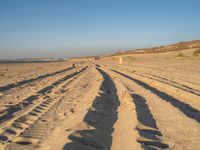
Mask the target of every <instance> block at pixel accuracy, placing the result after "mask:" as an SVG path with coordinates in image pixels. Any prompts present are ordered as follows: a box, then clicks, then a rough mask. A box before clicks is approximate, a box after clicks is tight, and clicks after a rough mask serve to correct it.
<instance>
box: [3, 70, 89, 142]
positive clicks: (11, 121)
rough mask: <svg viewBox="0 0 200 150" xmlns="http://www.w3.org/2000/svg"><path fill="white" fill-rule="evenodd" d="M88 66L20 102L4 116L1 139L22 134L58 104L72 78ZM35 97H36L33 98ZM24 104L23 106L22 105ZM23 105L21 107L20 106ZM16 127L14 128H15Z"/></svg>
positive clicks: (7, 139)
mask: <svg viewBox="0 0 200 150" xmlns="http://www.w3.org/2000/svg"><path fill="white" fill-rule="evenodd" d="M86 69H87V67H84V68H82V69H80V70H79V71H75V72H74V73H71V74H69V75H67V76H65V77H64V78H61V79H59V80H57V81H56V82H54V83H53V84H52V85H51V86H48V87H46V88H44V89H42V90H40V91H39V92H38V93H37V94H36V95H37V99H36V98H35V97H34V96H31V99H30V98H29V99H26V100H25V101H24V102H23V103H22V104H18V105H17V106H16V107H15V109H14V110H10V113H9V114H7V115H6V116H3V118H4V120H1V122H2V123H1V131H2V132H1V136H0V140H1V141H2V142H3V143H4V141H5V142H6V141H8V142H9V140H11V139H13V138H14V137H16V136H18V135H19V134H21V133H22V132H23V131H24V130H25V129H26V128H27V127H28V126H31V125H32V124H34V122H35V121H37V120H38V118H40V117H41V116H42V115H43V114H44V113H46V112H48V111H49V109H50V108H52V107H54V105H56V102H58V101H59V97H58V96H56V94H58V95H59V96H61V95H63V94H65V92H66V91H65V89H64V87H65V86H66V84H68V83H69V82H70V79H73V78H74V77H76V76H78V75H80V74H81V73H83V72H84V71H85V70H86ZM32 97H34V98H32ZM22 105H23V107H22ZM19 106H21V107H19ZM13 129H14V130H13Z"/></svg>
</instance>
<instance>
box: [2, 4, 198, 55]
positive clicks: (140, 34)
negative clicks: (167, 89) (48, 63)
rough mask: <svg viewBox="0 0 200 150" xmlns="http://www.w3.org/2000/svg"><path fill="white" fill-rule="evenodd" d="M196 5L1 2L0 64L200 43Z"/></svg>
mask: <svg viewBox="0 0 200 150" xmlns="http://www.w3.org/2000/svg"><path fill="white" fill-rule="evenodd" d="M199 5H200V1H198V0H190V1H189V0H169V1H159V0H152V1H144V0H141V1H136V0H125V1H122V0H110V1H106V0H102V1H97V0H87V1H81V0H73V1H72V0H69V1H62V0H61V1H55V0H43V1H39V0H34V1H33V0H30V1H26V0H20V1H14V0H10V1H1V2H0V59H15V58H33V57H76V56H77V57H79V56H87V55H99V54H109V53H113V52H116V51H117V50H118V49H121V50H131V49H137V48H146V47H154V46H160V45H167V44H172V43H176V42H181V41H191V40H198V39H200V30H199V26H200V20H199V19H198V18H199V16H200V9H199Z"/></svg>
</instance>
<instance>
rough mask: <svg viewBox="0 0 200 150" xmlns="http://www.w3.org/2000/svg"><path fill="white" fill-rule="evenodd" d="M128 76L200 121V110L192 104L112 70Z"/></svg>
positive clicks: (133, 79)
mask: <svg viewBox="0 0 200 150" xmlns="http://www.w3.org/2000/svg"><path fill="white" fill-rule="evenodd" d="M112 71H114V72H116V73H118V74H120V75H122V76H124V77H126V78H129V79H131V80H132V81H134V82H136V83H137V84H138V85H141V86H142V87H144V88H145V89H147V90H150V91H151V92H152V93H154V94H156V95H157V96H159V97H160V98H161V99H163V100H165V101H167V102H169V103H170V104H171V105H173V106H174V107H176V108H178V109H179V110H180V111H181V112H183V113H184V114H185V115H186V116H188V117H189V118H192V119H194V120H196V121H197V122H199V123H200V111H199V110H197V109H195V108H193V107H192V106H190V105H188V104H187V103H184V102H182V101H180V100H178V99H176V98H174V97H172V96H171V95H168V94H167V93H165V92H163V91H160V90H158V89H156V88H154V87H152V86H150V85H148V84H146V83H145V82H143V81H141V80H138V79H135V78H132V77H130V76H127V75H125V74H123V73H121V72H119V71H116V70H112Z"/></svg>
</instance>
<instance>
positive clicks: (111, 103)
mask: <svg viewBox="0 0 200 150" xmlns="http://www.w3.org/2000/svg"><path fill="white" fill-rule="evenodd" d="M97 69H98V68H97ZM98 71H99V72H100V73H101V74H102V76H103V78H104V81H103V82H102V85H101V87H100V90H101V93H99V94H100V95H99V96H97V97H96V98H95V100H94V102H93V104H92V106H91V108H90V109H89V110H88V113H87V114H86V115H85V117H84V120H83V121H84V122H85V123H86V125H87V128H84V129H82V130H80V128H79V130H75V131H74V132H73V133H72V134H71V135H70V136H69V137H68V138H69V139H70V140H71V141H72V142H71V143H67V144H66V145H65V146H64V147H63V150H96V149H98V150H100V149H101V150H102V149H103V150H109V149H110V147H111V144H112V135H111V134H112V132H113V125H114V123H115V122H116V120H117V108H118V106H119V99H118V97H117V94H116V92H117V91H116V88H115V84H114V83H113V81H112V80H111V78H110V77H109V75H108V74H106V73H105V72H103V71H102V70H100V69H98Z"/></svg>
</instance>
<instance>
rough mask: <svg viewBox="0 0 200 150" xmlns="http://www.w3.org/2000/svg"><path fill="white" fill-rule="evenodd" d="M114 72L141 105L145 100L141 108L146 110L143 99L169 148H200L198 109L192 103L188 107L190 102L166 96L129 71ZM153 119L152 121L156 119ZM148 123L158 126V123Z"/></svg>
mask: <svg viewBox="0 0 200 150" xmlns="http://www.w3.org/2000/svg"><path fill="white" fill-rule="evenodd" d="M113 73H116V75H117V76H118V77H119V78H120V80H122V81H123V83H124V84H125V85H126V86H127V87H128V88H129V89H131V91H133V92H134V94H135V93H136V95H135V96H134V97H133V98H135V99H139V100H140V101H139V105H141V103H143V105H141V107H142V108H141V109H145V105H144V100H145V102H146V103H147V104H148V105H149V110H150V112H151V113H152V115H153V116H154V119H155V120H156V124H157V127H158V128H159V130H160V131H161V133H162V135H163V138H162V139H163V141H164V143H167V144H168V145H169V148H170V149H178V150H179V149H180V150H182V149H194V150H196V149H199V146H200V142H199V141H200V137H199V134H198V133H199V132H200V124H199V122H198V116H199V115H198V113H199V112H198V111H197V112H196V111H195V110H193V108H192V107H191V106H189V108H188V107H186V106H187V104H184V103H182V102H177V101H178V100H177V99H174V98H173V99H170V98H172V97H171V96H170V95H166V93H164V92H162V91H160V90H158V89H156V88H154V87H152V86H150V85H148V84H146V83H144V82H143V81H140V80H137V79H135V78H133V77H132V76H131V75H129V74H128V75H125V74H124V73H122V72H119V71H116V70H113ZM141 95H142V96H141ZM137 102H138V100H137ZM175 104H176V105H175ZM137 105H138V104H137ZM174 106H175V107H174ZM183 109H184V110H183ZM191 109H192V110H191ZM138 111H139V110H138ZM144 114H145V113H144ZM145 115H146V114H145ZM191 115H192V116H191ZM150 117H151V115H149V116H148V118H150ZM148 118H145V119H147V120H145V121H148ZM140 119H144V118H143V117H142V118H140ZM143 122H144V120H143ZM151 122H152V123H153V120H152V121H151ZM147 123H148V122H146V124H147ZM149 125H150V126H153V125H154V127H155V124H149ZM156 133H157V132H156ZM156 137H158V135H157V136H156ZM146 144H149V143H146Z"/></svg>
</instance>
